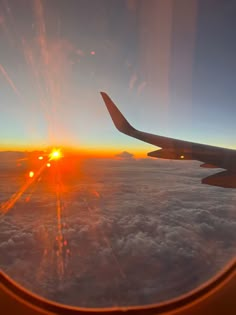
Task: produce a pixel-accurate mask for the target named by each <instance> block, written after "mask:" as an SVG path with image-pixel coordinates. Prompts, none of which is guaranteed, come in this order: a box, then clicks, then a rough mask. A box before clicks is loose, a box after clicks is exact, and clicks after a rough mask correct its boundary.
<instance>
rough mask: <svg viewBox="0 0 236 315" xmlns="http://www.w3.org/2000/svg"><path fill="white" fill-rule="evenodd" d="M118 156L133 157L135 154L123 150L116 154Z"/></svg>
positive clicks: (122, 157) (123, 157)
mask: <svg viewBox="0 0 236 315" xmlns="http://www.w3.org/2000/svg"><path fill="white" fill-rule="evenodd" d="M116 157H118V158H121V159H133V157H134V155H133V154H132V153H129V152H127V151H123V152H121V153H119V154H116Z"/></svg>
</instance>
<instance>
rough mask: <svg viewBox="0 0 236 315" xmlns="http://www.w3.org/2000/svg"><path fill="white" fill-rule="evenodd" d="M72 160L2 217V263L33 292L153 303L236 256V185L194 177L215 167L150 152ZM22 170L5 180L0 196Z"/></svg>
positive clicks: (85, 302) (73, 300)
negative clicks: (69, 167) (70, 169)
mask: <svg viewBox="0 0 236 315" xmlns="http://www.w3.org/2000/svg"><path fill="white" fill-rule="evenodd" d="M76 168H77V169H76V171H75V174H76V176H69V174H67V173H63V174H61V176H60V179H58V178H59V177H57V179H56V181H53V180H51V175H52V174H51V175H50V176H49V174H46V173H45V174H43V175H42V178H41V179H40V181H38V182H36V183H35V184H34V185H33V186H32V187H30V189H29V191H27V193H25V194H24V195H23V196H22V198H21V199H20V200H19V201H18V202H17V203H16V204H15V205H14V207H13V208H12V209H11V210H10V211H9V212H8V213H7V214H6V215H5V216H4V217H2V218H1V221H0V266H1V268H2V270H3V271H4V272H6V273H7V274H8V275H9V276H11V277H12V278H13V279H15V280H16V281H18V282H19V283H21V284H23V285H24V286H25V287H26V288H28V289H30V290H32V291H33V292H36V293H38V294H40V295H42V296H45V297H47V298H49V299H53V300H56V301H59V302H61V303H66V304H70V305H77V306H85V307H105V306H114V305H122V306H123V305H135V304H147V303H155V302H160V301H164V300H167V299H170V298H173V297H176V296H179V295H180V294H182V293H185V292H188V291H189V290H191V289H193V288H195V287H196V286H198V285H199V284H202V283H203V282H204V281H206V280H208V279H209V278H210V277H211V276H213V275H215V274H216V273H217V272H218V271H219V270H220V269H221V268H222V267H223V266H224V265H225V264H226V263H228V262H229V260H230V259H232V258H233V257H234V256H235V245H236V212H235V204H236V203H235V202H236V196H235V190H231V189H227V190H226V189H222V188H217V187H211V186H205V185H201V184H200V180H201V178H202V177H203V176H206V175H208V174H211V173H214V170H213V171H212V170H206V169H199V168H198V163H192V162H190V163H183V162H182V161H180V162H173V161H171V162H169V161H161V160H152V159H143V160H133V159H131V160H129V159H127V160H121V161H119V160H118V161H114V160H95V159H94V160H90V161H85V162H82V161H78V163H77V164H76ZM19 178H21V177H20V176H18V175H14V173H13V172H12V173H11V176H8V177H4V181H3V178H1V181H0V182H1V185H0V198H1V201H4V199H6V198H7V197H6V196H8V195H6V191H7V189H8V194H9V195H10V194H11V193H12V192H14V191H13V190H14V189H15V188H16V187H17V185H18V186H19V185H20V182H19ZM7 187H8V188H7ZM10 187H12V191H10V190H11V189H10Z"/></svg>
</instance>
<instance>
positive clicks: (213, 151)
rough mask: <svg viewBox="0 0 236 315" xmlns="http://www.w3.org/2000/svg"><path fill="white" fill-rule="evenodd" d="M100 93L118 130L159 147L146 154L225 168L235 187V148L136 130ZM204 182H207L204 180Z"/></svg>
mask: <svg viewBox="0 0 236 315" xmlns="http://www.w3.org/2000/svg"><path fill="white" fill-rule="evenodd" d="M101 95H102V98H103V100H104V102H105V105H106V107H107V109H108V112H109V114H110V116H111V119H112V120H113V123H114V125H115V127H116V128H117V129H118V130H119V131H120V132H122V133H124V134H126V135H128V136H130V137H133V138H136V139H139V140H142V141H144V142H147V143H150V144H152V145H155V146H157V147H159V148H161V149H159V150H155V151H152V152H149V153H148V156H151V157H156V158H162V159H174V160H197V161H200V162H203V164H202V165H201V167H206V168H223V169H226V170H227V171H229V174H230V175H233V176H235V187H236V150H233V149H228V148H222V147H216V146H211V145H207V144H200V143H195V142H189V141H184V140H179V139H174V138H168V137H163V136H159V135H155V134H151V133H147V132H143V131H140V130H137V129H135V128H134V127H133V126H132V125H131V124H130V123H129V122H128V121H127V119H126V118H125V117H124V116H123V114H122V113H121V112H120V111H119V109H118V108H117V106H116V105H115V104H114V102H113V101H112V100H111V98H110V97H109V96H108V95H107V94H106V93H105V92H101ZM231 177H232V176H231ZM226 180H227V178H226ZM231 181H232V180H231ZM213 182H214V180H213ZM204 183H206V184H207V182H206V181H204ZM211 185H212V179H211ZM220 186H222V185H220ZM231 186H232V185H231ZM222 187H224V186H222Z"/></svg>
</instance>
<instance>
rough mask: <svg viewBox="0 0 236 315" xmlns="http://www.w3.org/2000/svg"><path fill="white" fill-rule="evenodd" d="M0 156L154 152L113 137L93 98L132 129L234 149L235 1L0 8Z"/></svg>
mask: <svg viewBox="0 0 236 315" xmlns="http://www.w3.org/2000/svg"><path fill="white" fill-rule="evenodd" d="M0 11H1V18H0V41H1V51H0V64H1V69H0V87H1V89H0V110H1V116H0V134H1V147H16V146H18V147H19V146H27V147H29V148H30V147H32V148H33V147H37V146H39V147H41V146H46V145H52V144H59V143H62V144H64V145H68V146H76V147H79V148H84V149H86V148H89V149H101V150H102V149H112V150H113V149H117V150H130V151H132V150H133V151H135V150H144V151H151V150H152V149H153V148H152V147H151V146H150V145H147V144H144V143H142V142H138V141H137V140H135V139H131V138H128V137H126V136H124V135H122V134H120V133H118V131H116V130H115V128H114V126H113V125H112V122H111V120H110V117H109V116H108V113H107V111H106V108H105V106H104V104H103V102H102V99H101V97H100V95H99V91H101V90H103V91H106V92H107V93H108V94H109V95H110V96H111V97H112V98H113V100H114V101H115V102H116V104H117V105H118V106H119V108H120V109H121V111H122V112H123V113H124V114H125V115H126V117H127V118H128V120H130V122H131V123H132V124H134V125H135V126H136V127H137V128H139V129H141V130H145V131H148V132H152V133H157V134H162V135H166V136H171V137H174V138H180V139H185V140H190V141H195V142H202V143H209V144H214V145H219V146H225V147H234V146H235V137H234V134H235V131H236V130H235V128H236V127H235V111H236V109H235V108H236V107H235V99H236V97H235V96H236V95H235V94H236V92H235V87H234V82H235V73H236V71H235V70H236V63H235V55H236V44H235V41H234V29H235V26H236V25H235V24H236V22H235V19H234V16H235V11H236V4H235V2H234V1H230V0H228V1H220V0H215V1H212V0H204V1H203V0H199V1H197V0H189V1H186V0H179V1H175V0H164V1H163V0H149V1H145V0H142V1H136V0H129V1H124V0H113V1H110V0H99V1H91V0H86V1H85V0H83V1H81V0H76V1H75V0H68V1H55V0H51V1H50V2H48V1H39V0H35V1H28V0H22V1H21V3H19V2H18V1H16V0H12V1H8V2H7V3H6V2H1V4H0Z"/></svg>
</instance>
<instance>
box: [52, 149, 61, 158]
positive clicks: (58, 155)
mask: <svg viewBox="0 0 236 315" xmlns="http://www.w3.org/2000/svg"><path fill="white" fill-rule="evenodd" d="M60 158H62V153H61V150H60V149H53V150H52V151H51V153H49V159H50V160H59V159H60Z"/></svg>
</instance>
